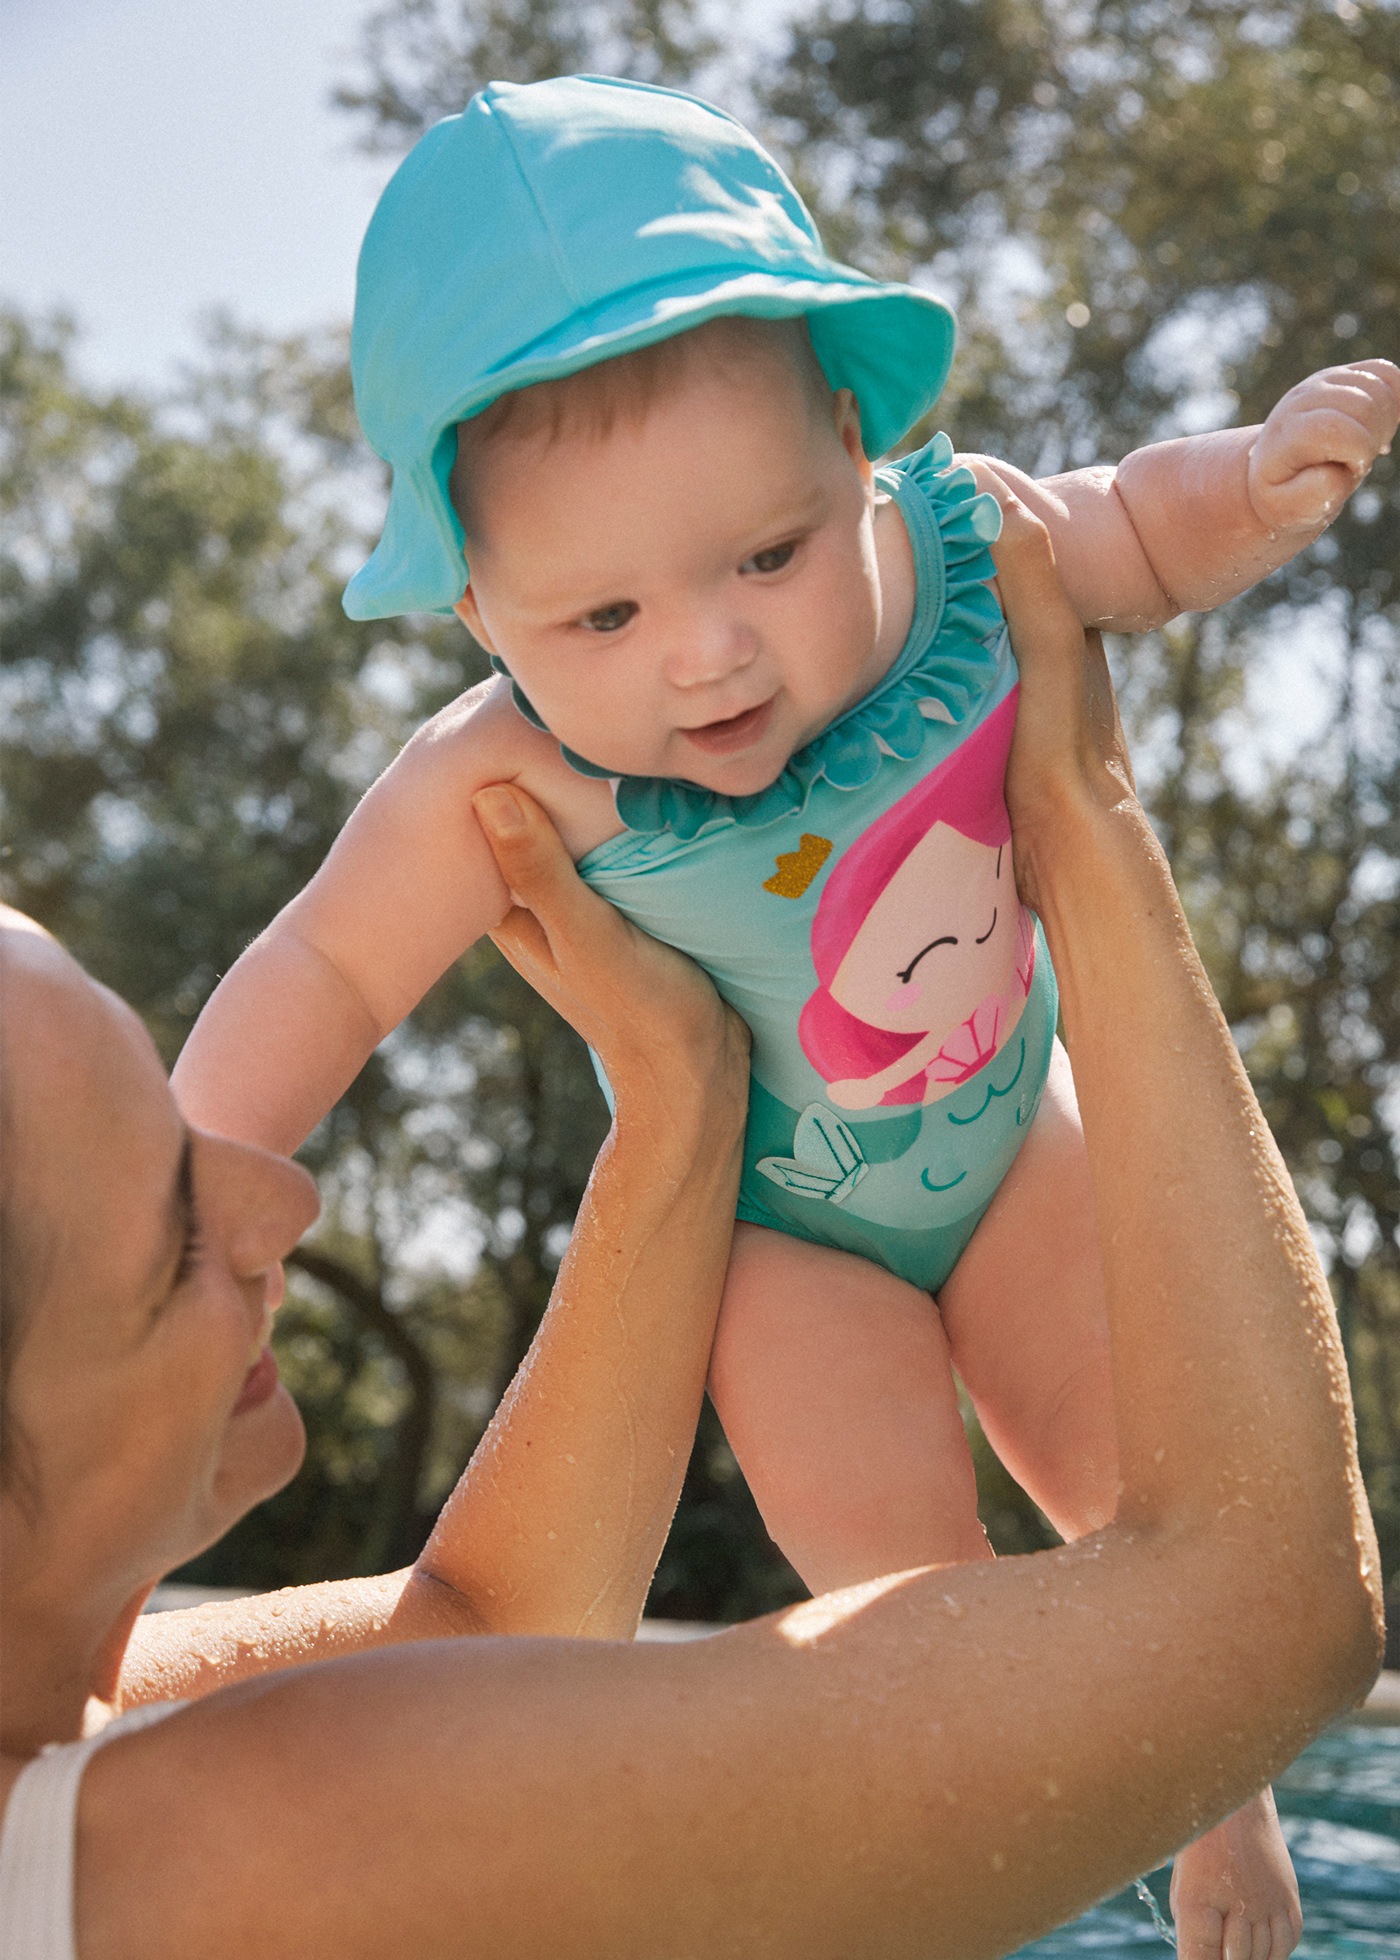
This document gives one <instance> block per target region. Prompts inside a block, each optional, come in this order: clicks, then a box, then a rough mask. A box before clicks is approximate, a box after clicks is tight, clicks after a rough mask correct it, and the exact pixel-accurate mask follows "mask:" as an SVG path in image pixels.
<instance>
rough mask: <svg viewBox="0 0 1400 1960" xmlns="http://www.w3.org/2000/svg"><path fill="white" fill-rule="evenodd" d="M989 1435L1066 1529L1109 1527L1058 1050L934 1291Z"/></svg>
mask: <svg viewBox="0 0 1400 1960" xmlns="http://www.w3.org/2000/svg"><path fill="white" fill-rule="evenodd" d="M939 1307H940V1309H941V1311H942V1315H943V1324H944V1326H945V1328H946V1329H947V1334H948V1340H949V1344H950V1347H951V1351H952V1359H953V1365H954V1367H955V1368H956V1369H957V1371H958V1373H959V1374H960V1375H961V1377H962V1379H963V1382H964V1384H965V1385H966V1387H967V1391H968V1393H969V1395H970V1396H971V1397H972V1400H973V1402H974V1404H975V1405H976V1408H977V1413H978V1416H979V1417H980V1419H981V1422H982V1426H983V1429H984V1430H985V1431H986V1434H987V1438H988V1441H989V1442H990V1443H991V1445H992V1447H993V1448H994V1449H995V1450H996V1452H997V1455H998V1456H999V1457H1000V1458H1001V1459H1002V1461H1003V1463H1005V1464H1006V1467H1007V1468H1008V1469H1009V1470H1010V1471H1011V1473H1012V1475H1013V1476H1014V1477H1015V1478H1016V1480H1017V1481H1018V1482H1019V1483H1020V1484H1021V1485H1022V1486H1023V1488H1024V1489H1026V1490H1028V1491H1029V1492H1030V1494H1031V1496H1032V1497H1033V1498H1034V1499H1035V1500H1036V1502H1037V1503H1038V1504H1039V1505H1040V1507H1041V1509H1042V1510H1043V1511H1045V1512H1046V1513H1047V1515H1048V1516H1049V1517H1050V1518H1051V1520H1052V1521H1053V1522H1054V1524H1055V1525H1056V1526H1057V1528H1058V1529H1059V1530H1060V1531H1061V1532H1063V1533H1064V1534H1065V1535H1066V1536H1068V1537H1076V1536H1079V1535H1080V1534H1082V1533H1083V1532H1084V1531H1087V1530H1091V1529H1093V1528H1095V1527H1096V1526H1098V1525H1100V1524H1103V1523H1106V1522H1107V1521H1108V1519H1109V1518H1110V1517H1112V1515H1113V1509H1114V1504H1115V1502H1116V1493H1117V1478H1118V1456H1117V1435H1116V1428H1115V1423H1114V1412H1113V1384H1112V1377H1111V1374H1110V1370H1109V1349H1108V1318H1107V1311H1106V1306H1105V1300H1104V1285H1103V1266H1102V1261H1101V1259H1100V1255H1099V1240H1098V1228H1097V1225H1096V1222H1095V1218H1094V1197H1093V1187H1092V1185H1091V1183H1090V1178H1089V1163H1088V1157H1087V1154H1086V1152H1085V1149H1084V1134H1083V1130H1082V1128H1081V1125H1080V1121H1079V1106H1078V1103H1077V1102H1076V1100H1075V1094H1074V1080H1073V1077H1072V1075H1071V1073H1070V1067H1069V1058H1068V1056H1067V1055H1066V1054H1065V1051H1064V1049H1063V1048H1062V1047H1061V1046H1060V1044H1059V1043H1058V1042H1056V1044H1055V1052H1054V1055H1053V1057H1052V1059H1051V1064H1050V1075H1049V1080H1048V1081H1047V1083H1046V1089H1045V1095H1044V1098H1043V1100H1042V1102H1041V1106H1040V1111H1039V1114H1038V1115H1037V1117H1036V1120H1035V1123H1034V1125H1033V1126H1032V1129H1031V1133H1030V1135H1029V1136H1028V1137H1027V1138H1026V1141H1025V1143H1024V1144H1023V1145H1022V1147H1021V1150H1020V1153H1019V1154H1018V1156H1017V1158H1016V1161H1015V1163H1014V1164H1013V1165H1012V1167H1011V1170H1010V1172H1009V1173H1008V1175H1007V1176H1006V1178H1005V1179H1004V1180H1003V1182H1002V1184H1001V1186H1000V1188H999V1190H998V1191H997V1194H996V1196H995V1197H994V1199H993V1200H992V1203H991V1205H990V1206H989V1208H988V1210H987V1213H986V1215H985V1216H984V1218H983V1219H982V1222H981V1224H980V1225H979V1226H978V1228H977V1230H976V1232H975V1233H974V1234H973V1237H972V1240H971V1242H970V1243H969V1245H968V1247H967V1250H966V1251H965V1252H964V1253H963V1256H962V1258H961V1259H960V1260H959V1261H958V1264H957V1266H956V1268H955V1270H954V1271H953V1273H952V1274H951V1276H950V1277H949V1279H948V1281H947V1283H946V1284H945V1286H944V1288H943V1290H942V1292H941V1293H940V1295H939Z"/></svg>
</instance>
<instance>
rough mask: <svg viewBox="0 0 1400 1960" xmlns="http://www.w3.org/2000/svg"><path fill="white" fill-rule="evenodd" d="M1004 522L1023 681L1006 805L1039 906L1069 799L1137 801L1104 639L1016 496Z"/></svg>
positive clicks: (1025, 884) (1014, 640) (1003, 573)
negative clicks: (1041, 839)
mask: <svg viewBox="0 0 1400 1960" xmlns="http://www.w3.org/2000/svg"><path fill="white" fill-rule="evenodd" d="M1002 516H1003V528H1002V534H1001V537H1000V538H999V539H998V541H997V543H996V544H995V545H994V546H993V552H994V555H995V557H996V561H997V579H998V584H999V586H1000V588H1001V599H1002V605H1003V608H1004V609H1005V612H1006V618H1007V624H1008V626H1009V628H1010V632H1011V644H1012V647H1013V648H1014V650H1015V653H1016V659H1017V663H1018V665H1019V668H1020V676H1021V687H1020V698H1019V701H1018V704H1017V711H1016V734H1015V738H1014V740H1013V742H1012V747H1011V758H1010V762H1009V764H1008V767H1007V776H1006V799H1007V807H1008V809H1009V811H1010V814H1011V824H1012V829H1013V832H1014V833H1015V841H1016V867H1017V883H1018V885H1019V886H1020V889H1021V895H1022V897H1023V898H1024V899H1025V900H1026V902H1027V903H1028V904H1030V905H1035V903H1036V894H1037V877H1036V865H1035V855H1036V840H1037V837H1038V836H1040V835H1041V834H1043V832H1044V830H1045V829H1046V827H1047V826H1053V825H1055V824H1056V823H1057V822H1059V821H1061V820H1062V816H1063V813H1064V811H1065V808H1066V802H1067V800H1068V801H1070V802H1073V801H1074V800H1076V799H1082V798H1084V797H1085V796H1086V795H1087V796H1088V797H1089V798H1091V799H1092V800H1094V801H1103V800H1105V799H1106V800H1108V801H1110V802H1114V803H1116V802H1118V801H1119V800H1121V798H1122V796H1123V793H1124V791H1125V790H1126V791H1127V792H1128V793H1129V794H1131V793H1132V790H1133V775H1132V766H1131V764H1130V763H1129V761H1128V753H1127V747H1126V744H1125V743H1124V740H1123V731H1122V727H1121V725H1120V723H1119V720H1118V706H1117V702H1116V701H1115V699H1114V694H1113V684H1112V682H1111V681H1110V679H1109V674H1108V664H1107V662H1106V660H1105V658H1104V651H1103V641H1102V639H1101V638H1100V636H1099V635H1098V634H1097V633H1087V634H1086V632H1085V630H1084V626H1083V624H1082V622H1081V620H1080V618H1079V616H1078V614H1077V613H1076V612H1075V611H1074V609H1073V607H1072V606H1071V605H1070V602H1069V600H1068V599H1067V598H1066V596H1065V592H1064V588H1063V587H1062V586H1061V584H1060V581H1059V576H1058V574H1057V572H1056V569H1055V554H1054V550H1053V548H1052V546H1051V542H1050V536H1049V533H1048V532H1047V530H1046V529H1045V526H1044V525H1043V524H1042V523H1041V522H1040V520H1039V519H1038V518H1037V517H1034V516H1033V515H1032V514H1031V512H1030V511H1028V510H1027V509H1026V507H1025V505H1024V504H1022V503H1020V502H1018V501H1017V500H1016V499H1015V498H1014V497H1012V496H1008V501H1007V502H1006V504H1005V505H1004V506H1003V511H1002Z"/></svg>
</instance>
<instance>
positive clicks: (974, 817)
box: [797, 688, 1018, 1103]
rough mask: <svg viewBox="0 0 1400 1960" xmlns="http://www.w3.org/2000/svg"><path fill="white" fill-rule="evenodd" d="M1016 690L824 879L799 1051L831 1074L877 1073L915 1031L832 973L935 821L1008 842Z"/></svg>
mask: <svg viewBox="0 0 1400 1960" xmlns="http://www.w3.org/2000/svg"><path fill="white" fill-rule="evenodd" d="M1017 691H1018V690H1017V689H1015V688H1013V689H1012V690H1011V692H1010V694H1008V695H1007V697H1006V699H1005V700H1004V701H1003V702H1001V703H1000V704H999V705H998V706H997V707H995V708H994V709H993V710H992V712H991V714H989V715H988V716H987V718H986V720H985V721H983V722H980V723H979V724H978V726H977V727H976V728H975V729H974V730H973V731H972V733H971V734H970V735H969V736H968V737H967V739H966V741H964V742H962V743H960V744H959V745H958V747H957V748H955V749H954V750H953V753H952V754H951V755H950V756H948V757H946V758H945V759H944V760H943V761H942V762H940V763H939V765H938V767H937V768H936V769H933V770H931V771H930V772H929V774H928V775H927V776H925V777H924V779H923V781H922V782H920V783H916V784H915V785H914V787H913V789H911V790H909V791H908V792H907V793H906V794H905V795H904V796H902V797H901V798H900V799H899V801H898V803H896V804H894V805H893V806H892V807H891V808H890V809H888V810H886V812H885V814H884V815H883V816H882V817H879V818H877V819H876V821H875V822H874V823H873V824H871V826H870V828H869V830H866V831H862V833H861V835H860V836H859V837H858V838H857V839H856V841H855V843H854V844H852V846H851V848H850V849H849V850H848V851H846V852H844V853H843V854H842V856H841V858H840V860H839V862H838V863H837V865H836V867H835V869H834V870H833V871H832V873H831V875H830V877H829V878H828V879H827V881H826V885H825V887H824V888H823V891H822V895H821V902H820V904H819V905H818V906H817V913H816V917H815V918H814V919H813V921H812V964H813V966H814V967H815V968H816V970H817V978H818V980H819V981H820V982H821V985H820V986H819V987H818V988H817V990H816V992H815V993H814V994H812V995H811V996H810V997H809V999H808V1001H807V1003H806V1005H805V1006H804V1007H803V1009H802V1015H801V1018H800V1020H799V1021H798V1024H797V1032H798V1036H799V1039H800V1040H801V1042H802V1050H803V1053H804V1054H805V1055H806V1057H807V1059H808V1061H809V1062H810V1063H811V1064H812V1067H813V1068H814V1069H816V1070H817V1072H818V1074H820V1075H821V1076H822V1078H823V1079H824V1080H825V1081H827V1082H841V1081H844V1080H846V1079H848V1078H859V1077H863V1076H869V1075H876V1074H878V1073H879V1071H880V1070H881V1069H884V1068H889V1067H890V1065H891V1064H892V1063H894V1062H897V1061H898V1060H899V1058H900V1056H901V1055H907V1054H908V1052H909V1050H910V1049H911V1048H913V1047H915V1046H916V1045H917V1043H918V1041H919V1039H920V1037H919V1036H918V1035H917V1034H901V1033H896V1032H894V1031H893V1030H892V1029H889V1028H877V1027H874V1026H873V1025H872V1024H871V1023H870V1022H869V1021H862V1020H861V1019H860V1017H859V1016H858V1015H855V1014H852V1013H850V1012H849V1010H848V1009H846V1008H844V1007H842V1005H841V1003H840V1002H839V1001H838V1000H837V999H836V997H835V996H834V995H833V993H832V991H831V987H832V982H833V981H834V980H835V978H836V974H837V971H838V969H839V968H840V965H841V962H842V960H844V959H845V957H846V955H847V953H848V952H849V951H850V949H851V946H852V944H853V943H854V941H855V938H856V935H857V934H858V933H859V931H860V929H861V927H862V926H863V925H864V924H865V921H866V919H867V918H868V917H869V916H870V913H871V911H872V909H873V907H874V905H875V902H876V900H877V899H878V898H879V896H880V894H881V893H882V892H883V891H884V889H885V887H886V885H888V884H889V882H890V880H891V878H893V877H894V874H895V873H896V871H898V870H899V867H900V866H901V865H902V864H903V863H904V860H905V859H906V858H907V857H908V855H909V853H910V852H911V851H912V850H913V848H914V846H915V845H916V844H917V843H919V841H920V840H921V839H922V838H924V837H926V836H927V835H928V833H929V831H930V830H932V829H933V826H934V825H935V824H937V823H946V824H947V825H948V826H949V828H950V829H952V830H956V831H960V832H961V834H962V835H963V836H964V837H970V838H971V839H972V840H973V842H974V843H977V844H986V845H988V846H990V847H991V848H992V849H993V850H997V849H1000V847H1001V846H1002V845H1003V844H1006V843H1009V841H1010V838H1011V819H1010V818H1009V817H1008V816H1007V814H1006V790H1005V784H1006V759H1007V757H1008V755H1009V754H1010V753H1011V735H1012V730H1013V729H1014V728H1015V725H1016V695H1017ZM922 1097H923V1084H922V1082H921V1081H920V1080H919V1079H918V1077H915V1078H914V1079H912V1080H911V1081H908V1082H901V1083H899V1084H898V1085H897V1086H896V1087H895V1088H893V1089H891V1090H890V1091H889V1092H888V1093H887V1094H886V1095H885V1096H883V1097H882V1098H881V1102H882V1103H910V1102H919V1101H921V1100H922Z"/></svg>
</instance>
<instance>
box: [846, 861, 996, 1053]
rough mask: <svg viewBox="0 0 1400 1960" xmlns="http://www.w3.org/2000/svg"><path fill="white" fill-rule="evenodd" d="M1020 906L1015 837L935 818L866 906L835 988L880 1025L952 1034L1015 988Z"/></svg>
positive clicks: (898, 1031)
mask: <svg viewBox="0 0 1400 1960" xmlns="http://www.w3.org/2000/svg"><path fill="white" fill-rule="evenodd" d="M1019 916H1020V902H1019V900H1018V898H1017V895H1016V881H1015V879H1014V877H1013V876H1012V870H1011V846H1010V844H1009V843H1008V844H1003V845H999V846H996V845H991V844H979V843H977V842H975V841H974V840H973V839H972V838H970V837H965V836H963V834H962V832H961V831H958V830H954V829H953V828H952V827H951V826H950V825H948V824H946V823H935V824H934V825H933V826H932V828H931V829H930V830H928V831H927V832H926V833H925V835H924V836H923V837H922V838H921V839H920V840H919V842H918V843H917V844H916V845H915V846H914V848H913V850H912V851H910V853H909V855H908V857H906V858H905V860H904V862H903V864H901V865H900V867H899V869H898V870H897V871H896V872H895V874H894V876H893V877H892V878H891V879H890V881H889V883H888V884H887V885H886V886H885V889H884V890H883V891H882V892H881V894H880V896H879V897H878V898H877V899H876V901H875V903H874V905H872V906H871V908H870V911H869V912H868V913H867V914H866V917H865V919H864V921H863V923H862V924H861V926H860V929H859V931H858V932H857V933H856V936H855V938H854V940H853V941H852V942H851V945H850V947H849V949H848V951H847V952H846V955H845V957H844V959H843V960H842V961H841V964H840V966H839V967H838V969H837V972H836V976H835V979H834V980H833V981H832V984H831V992H832V995H833V997H834V998H835V999H836V1001H837V1002H838V1003H839V1004H840V1005H841V1006H842V1007H844V1008H845V1009H846V1010H847V1011H848V1012H849V1013H851V1014H854V1015H857V1016H858V1017H859V1018H860V1019H861V1020H862V1021H865V1022H868V1023H869V1024H870V1025H871V1026H873V1027H877V1028H886V1029H889V1030H890V1031H891V1032H892V1033H896V1034H915V1035H930V1034H936V1035H939V1036H943V1035H951V1034H952V1033H953V1032H954V1030H956V1029H958V1028H960V1027H962V1026H963V1024H964V1023H966V1022H967V1021H969V1020H970V1018H971V1017H972V1016H973V1015H974V1014H975V1013H976V1012H977V1009H978V1007H979V1006H980V1005H981V1003H982V1002H983V1001H985V1000H986V999H987V997H988V996H989V995H993V994H1002V993H1005V992H1007V991H1008V990H1009V989H1010V987H1011V984H1012V982H1013V979H1014V975H1015V967H1016V952H1017V927H1018V921H1019Z"/></svg>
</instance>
